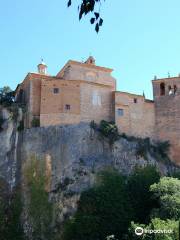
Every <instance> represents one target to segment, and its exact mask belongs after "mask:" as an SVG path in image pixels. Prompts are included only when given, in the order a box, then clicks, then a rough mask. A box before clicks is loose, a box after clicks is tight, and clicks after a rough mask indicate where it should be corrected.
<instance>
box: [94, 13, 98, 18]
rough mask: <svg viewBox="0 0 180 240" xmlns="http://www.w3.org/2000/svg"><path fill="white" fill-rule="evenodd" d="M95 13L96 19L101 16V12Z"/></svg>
mask: <svg viewBox="0 0 180 240" xmlns="http://www.w3.org/2000/svg"><path fill="white" fill-rule="evenodd" d="M94 15H95V17H96V20H97V19H98V18H99V13H97V12H95V13H94Z"/></svg>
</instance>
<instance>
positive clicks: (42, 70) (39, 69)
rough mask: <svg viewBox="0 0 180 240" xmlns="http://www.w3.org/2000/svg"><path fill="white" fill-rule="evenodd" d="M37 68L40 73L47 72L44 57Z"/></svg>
mask: <svg viewBox="0 0 180 240" xmlns="http://www.w3.org/2000/svg"><path fill="white" fill-rule="evenodd" d="M37 68H38V73H39V74H43V75H46V74H47V65H46V64H45V63H44V61H43V59H41V63H39V64H38V66H37Z"/></svg>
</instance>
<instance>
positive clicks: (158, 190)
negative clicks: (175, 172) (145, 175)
mask: <svg viewBox="0 0 180 240" xmlns="http://www.w3.org/2000/svg"><path fill="white" fill-rule="evenodd" d="M150 190H151V192H152V193H153V195H154V198H155V199H156V200H158V202H159V205H160V208H159V209H155V210H154V212H153V214H154V215H155V216H158V217H160V218H162V219H167V218H169V219H175V220H179V219H180V180H179V179H177V178H170V177H163V178H161V179H160V182H159V183H155V184H153V185H152V186H151V188H150Z"/></svg>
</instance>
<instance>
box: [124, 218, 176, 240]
mask: <svg viewBox="0 0 180 240" xmlns="http://www.w3.org/2000/svg"><path fill="white" fill-rule="evenodd" d="M137 227H141V228H143V230H144V233H143V235H141V236H137V235H136V234H135V229H136V228H137ZM148 230H166V231H168V230H172V233H168V232H167V233H158V234H157V233H156V234H152V233H146V232H145V231H148ZM132 239H133V240H139V239H142V240H179V222H178V221H175V220H170V219H167V220H162V219H159V218H154V219H152V220H151V222H150V223H149V224H148V225H144V224H139V223H134V222H132V223H131V227H130V228H129V236H128V240H132Z"/></svg>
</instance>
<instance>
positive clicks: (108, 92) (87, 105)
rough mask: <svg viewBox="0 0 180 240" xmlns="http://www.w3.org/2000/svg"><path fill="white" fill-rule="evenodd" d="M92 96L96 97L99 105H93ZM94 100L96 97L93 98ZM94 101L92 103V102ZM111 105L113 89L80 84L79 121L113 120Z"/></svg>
mask: <svg viewBox="0 0 180 240" xmlns="http://www.w3.org/2000/svg"><path fill="white" fill-rule="evenodd" d="M93 95H96V96H98V97H97V98H99V99H100V100H99V101H100V103H99V104H98V101H97V104H95V102H96V99H94V100H93ZM95 98H96V97H95ZM93 101H94V102H93ZM112 105H113V88H111V87H107V86H103V85H96V84H88V83H82V84H81V121H82V122H90V121H92V120H94V121H95V122H100V121H101V120H107V121H111V120H114V115H113V111H112Z"/></svg>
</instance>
